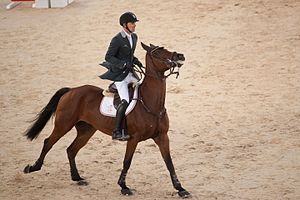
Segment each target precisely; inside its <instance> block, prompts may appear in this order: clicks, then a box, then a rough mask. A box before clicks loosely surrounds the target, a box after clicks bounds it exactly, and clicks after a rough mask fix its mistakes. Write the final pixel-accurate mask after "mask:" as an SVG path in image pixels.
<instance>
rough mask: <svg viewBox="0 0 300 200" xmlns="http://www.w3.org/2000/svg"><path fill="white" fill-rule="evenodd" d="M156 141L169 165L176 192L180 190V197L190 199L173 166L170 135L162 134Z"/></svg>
mask: <svg viewBox="0 0 300 200" xmlns="http://www.w3.org/2000/svg"><path fill="white" fill-rule="evenodd" d="M154 141H155V143H156V144H157V145H158V147H159V150H160V152H161V155H162V157H163V159H164V161H165V163H166V165H167V168H168V170H169V172H170V176H171V180H172V183H173V186H174V188H175V189H176V190H178V195H179V196H180V197H183V198H187V197H190V193H189V192H188V191H186V190H185V189H184V188H183V187H182V186H181V183H180V182H179V180H178V178H177V175H176V173H175V169H174V165H173V162H172V158H171V155H170V147H169V137H168V135H167V134H160V135H159V136H158V137H156V138H154Z"/></svg>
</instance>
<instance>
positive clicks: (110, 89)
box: [103, 83, 135, 109]
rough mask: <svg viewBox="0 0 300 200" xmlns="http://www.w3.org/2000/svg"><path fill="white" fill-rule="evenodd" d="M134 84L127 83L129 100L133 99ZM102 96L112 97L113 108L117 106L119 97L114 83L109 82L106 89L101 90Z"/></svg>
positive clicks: (119, 100) (119, 101)
mask: <svg viewBox="0 0 300 200" xmlns="http://www.w3.org/2000/svg"><path fill="white" fill-rule="evenodd" d="M134 88H135V85H134V84H133V83H130V84H128V93H129V102H128V103H130V102H131V101H132V99H133V94H134ZM103 95H104V96H110V97H114V100H113V104H114V107H115V109H117V108H118V106H119V104H120V103H121V98H120V96H119V93H118V90H117V88H116V86H115V84H114V83H111V84H110V85H109V86H108V88H107V89H106V90H104V91H103Z"/></svg>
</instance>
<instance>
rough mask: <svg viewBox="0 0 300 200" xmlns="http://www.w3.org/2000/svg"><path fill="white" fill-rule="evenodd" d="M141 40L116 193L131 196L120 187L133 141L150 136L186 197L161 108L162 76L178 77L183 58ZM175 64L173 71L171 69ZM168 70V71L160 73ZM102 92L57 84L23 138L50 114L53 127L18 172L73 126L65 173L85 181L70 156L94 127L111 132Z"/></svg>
mask: <svg viewBox="0 0 300 200" xmlns="http://www.w3.org/2000/svg"><path fill="white" fill-rule="evenodd" d="M141 44H142V47H143V48H144V49H145V50H146V68H145V70H143V69H142V68H140V70H141V71H140V72H143V74H144V79H143V81H142V83H141V85H140V87H139V97H138V99H137V100H138V102H137V104H136V106H135V108H134V110H133V111H132V112H131V113H129V115H128V116H127V117H126V121H127V130H128V133H129V135H130V139H129V140H128V141H127V146H126V153H125V158H124V160H123V169H122V171H121V174H120V177H119V180H118V184H119V186H120V187H121V193H122V194H124V195H132V194H133V193H132V191H131V189H130V188H128V187H127V186H126V181H125V179H126V175H127V171H128V169H129V167H130V164H131V161H132V157H133V154H134V152H135V149H136V147H137V144H138V143H139V142H141V141H144V140H147V139H149V138H151V139H153V140H154V142H155V143H156V144H157V145H158V147H159V150H160V152H161V155H162V157H163V159H164V161H165V164H166V166H167V169H168V170H169V172H170V176H171V180H172V183H173V186H174V188H175V189H176V190H177V191H178V195H179V196H180V197H183V198H186V197H189V196H190V193H189V192H188V191H187V190H185V189H184V188H183V187H182V186H181V183H180V182H179V180H178V178H177V175H176V173H175V169H174V166H173V163H172V159H171V156H170V149H169V137H168V129H169V118H168V114H167V111H166V108H165V97H166V79H167V77H168V76H169V75H171V74H177V76H178V75H179V68H180V67H181V66H182V65H183V61H184V60H185V58H184V55H183V54H180V53H176V52H170V51H168V50H167V49H165V48H163V47H159V46H154V45H150V46H147V45H145V44H143V43H141ZM175 68H176V69H178V71H176V72H175ZM168 70H170V73H169V74H168V75H165V72H166V71H168ZM102 92H103V89H101V88H98V87H95V86H91V85H84V86H81V87H77V88H62V89H60V90H58V91H57V92H56V93H55V94H54V96H53V97H52V98H51V99H50V101H49V103H48V104H47V105H46V106H45V107H44V108H43V109H42V110H41V111H40V113H39V114H38V115H37V117H36V119H35V120H34V123H33V124H32V125H31V127H29V128H28V129H27V130H26V132H25V136H26V137H27V138H28V139H29V140H33V139H35V138H36V137H37V136H38V135H39V133H40V132H41V131H42V129H43V128H44V127H45V125H46V123H47V122H48V121H49V119H50V117H51V116H52V115H55V121H54V129H53V131H52V133H51V135H50V136H49V137H48V138H46V139H45V140H44V146H43V148H42V152H41V154H40V157H39V158H38V159H37V161H36V162H35V163H34V164H33V165H27V166H26V167H25V169H24V173H30V172H34V171H38V170H40V169H41V167H42V165H43V162H44V159H45V156H46V154H47V153H48V152H49V150H50V149H51V148H52V146H53V145H54V144H55V143H56V142H57V141H58V140H59V139H60V138H61V137H63V136H64V135H65V134H66V133H67V132H68V131H70V130H71V129H72V128H73V127H74V126H75V128H76V130H77V136H76V138H75V139H74V141H73V142H72V144H71V145H70V146H69V147H68V148H67V154H68V159H69V163H70V170H71V177H72V180H73V181H77V183H78V184H79V185H87V184H88V183H87V182H86V181H85V180H84V179H83V178H81V177H80V175H79V173H78V170H77V167H76V163H75V156H76V154H77V153H78V151H79V150H80V149H81V148H82V147H83V146H85V145H86V143H87V142H88V140H89V139H90V138H91V137H92V136H93V134H94V133H95V132H96V131H97V130H99V131H101V132H102V133H105V134H107V135H111V134H112V130H113V128H114V125H115V119H114V118H113V117H107V116H104V115H102V114H101V113H100V111H99V105H100V102H101V100H102V98H103V94H102Z"/></svg>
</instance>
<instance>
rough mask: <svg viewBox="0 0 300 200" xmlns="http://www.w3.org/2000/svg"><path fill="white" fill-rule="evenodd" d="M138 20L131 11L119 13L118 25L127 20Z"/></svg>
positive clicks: (125, 22)
mask: <svg viewBox="0 0 300 200" xmlns="http://www.w3.org/2000/svg"><path fill="white" fill-rule="evenodd" d="M138 21H139V20H138V19H137V18H136V16H135V14H133V13H132V12H126V13H124V14H122V15H121V17H120V25H121V26H123V24H126V26H127V23H128V22H132V23H134V22H138Z"/></svg>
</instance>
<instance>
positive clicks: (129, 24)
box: [127, 22, 136, 32]
mask: <svg viewBox="0 0 300 200" xmlns="http://www.w3.org/2000/svg"><path fill="white" fill-rule="evenodd" d="M135 26H136V24H135V22H134V23H133V22H128V23H127V27H128V29H129V30H130V31H131V32H134V31H135Z"/></svg>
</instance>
